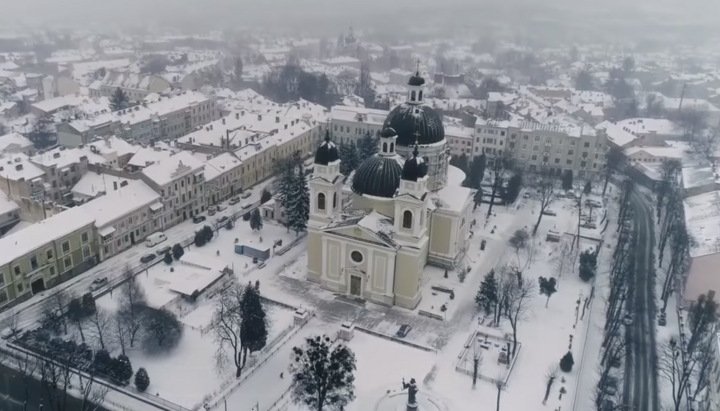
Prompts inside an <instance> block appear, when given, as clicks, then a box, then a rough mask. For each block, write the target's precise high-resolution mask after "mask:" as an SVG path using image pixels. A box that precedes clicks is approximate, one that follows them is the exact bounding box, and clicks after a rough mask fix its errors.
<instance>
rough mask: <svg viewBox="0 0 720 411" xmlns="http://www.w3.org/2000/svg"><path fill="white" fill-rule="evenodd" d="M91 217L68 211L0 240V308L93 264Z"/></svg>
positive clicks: (94, 241)
mask: <svg viewBox="0 0 720 411" xmlns="http://www.w3.org/2000/svg"><path fill="white" fill-rule="evenodd" d="M93 222H94V217H93V216H91V215H90V214H89V213H87V212H86V211H85V210H83V209H82V208H71V209H69V210H68V211H65V212H63V213H60V214H57V215H54V216H52V217H50V218H48V219H46V220H43V221H41V222H38V223H36V224H33V225H31V226H29V227H27V228H25V229H23V230H21V231H18V232H17V233H14V234H11V235H8V236H6V237H3V238H0V250H3V252H2V253H0V308H2V307H5V306H12V305H15V304H17V303H18V302H21V301H24V300H26V299H28V298H30V296H32V295H33V294H36V293H38V292H41V291H43V290H45V289H47V288H50V287H53V286H55V285H57V284H59V283H61V282H63V281H67V280H68V279H70V278H73V277H75V276H76V275H78V274H80V273H82V272H84V271H86V270H87V269H88V268H90V267H92V266H94V265H95V264H96V262H97V258H96V254H97V238H96V235H95V230H94V226H93Z"/></svg>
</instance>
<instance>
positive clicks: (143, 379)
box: [135, 368, 150, 392]
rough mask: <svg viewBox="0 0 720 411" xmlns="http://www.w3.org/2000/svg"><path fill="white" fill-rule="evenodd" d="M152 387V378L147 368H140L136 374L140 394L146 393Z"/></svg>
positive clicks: (136, 383)
mask: <svg viewBox="0 0 720 411" xmlns="http://www.w3.org/2000/svg"><path fill="white" fill-rule="evenodd" d="M149 385H150V377H149V376H148V373H147V371H145V368H140V369H138V370H137V372H136V373H135V388H137V389H138V391H140V392H144V391H145V390H146V389H147V387H148V386H149Z"/></svg>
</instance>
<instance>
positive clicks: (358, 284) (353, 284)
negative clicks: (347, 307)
mask: <svg viewBox="0 0 720 411" xmlns="http://www.w3.org/2000/svg"><path fill="white" fill-rule="evenodd" d="M360 290H362V278H360V277H358V276H356V275H351V276H350V294H352V295H357V296H360Z"/></svg>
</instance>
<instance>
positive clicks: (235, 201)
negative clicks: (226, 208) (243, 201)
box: [230, 197, 240, 205]
mask: <svg viewBox="0 0 720 411" xmlns="http://www.w3.org/2000/svg"><path fill="white" fill-rule="evenodd" d="M239 202H240V197H233V198H231V199H230V205H235V204H237V203H239Z"/></svg>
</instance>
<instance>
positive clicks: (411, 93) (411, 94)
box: [410, 90, 415, 101]
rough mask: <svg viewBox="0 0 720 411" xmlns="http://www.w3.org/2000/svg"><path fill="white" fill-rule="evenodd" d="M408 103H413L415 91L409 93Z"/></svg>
mask: <svg viewBox="0 0 720 411" xmlns="http://www.w3.org/2000/svg"><path fill="white" fill-rule="evenodd" d="M410 101H415V90H413V91H411V92H410Z"/></svg>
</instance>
